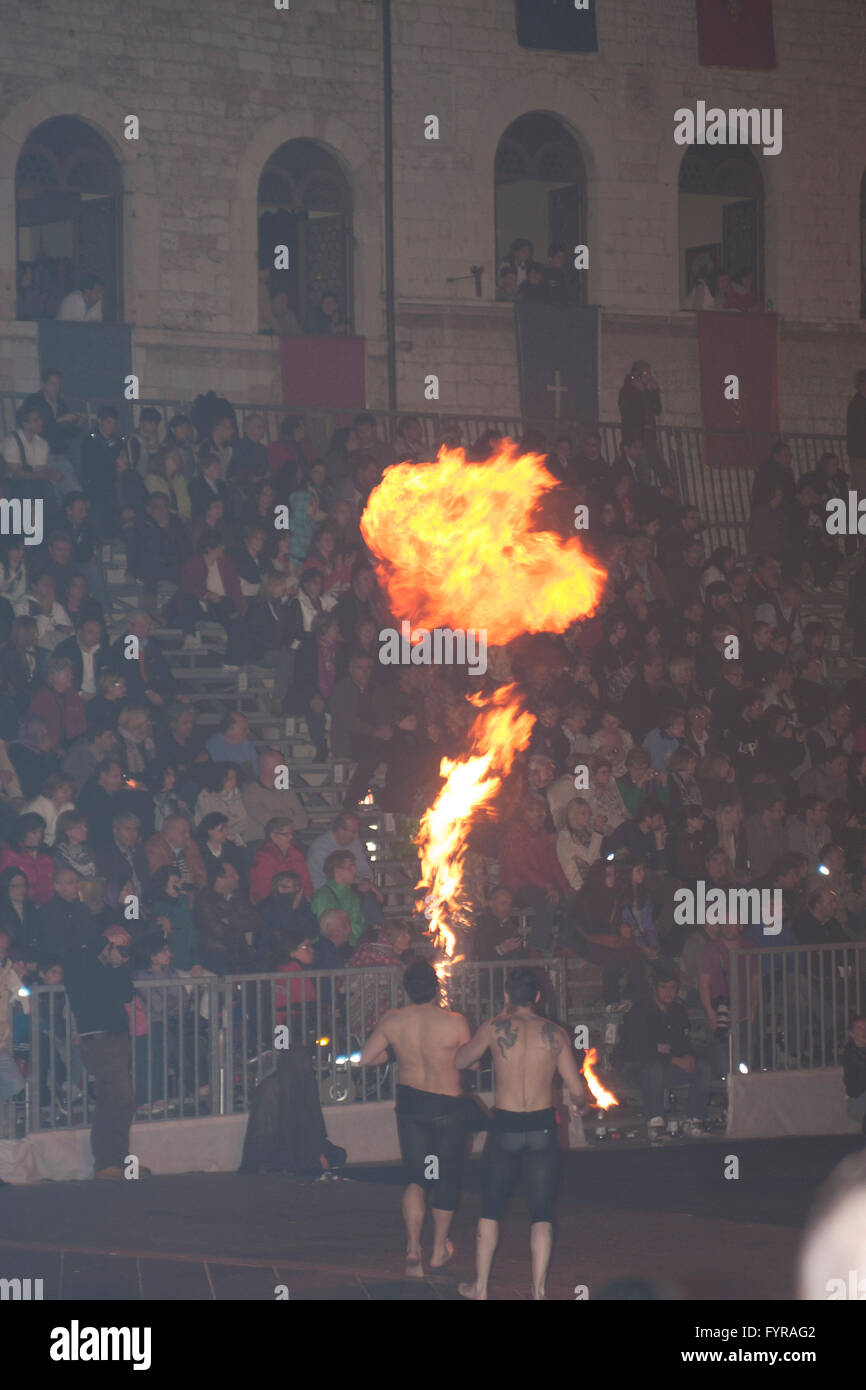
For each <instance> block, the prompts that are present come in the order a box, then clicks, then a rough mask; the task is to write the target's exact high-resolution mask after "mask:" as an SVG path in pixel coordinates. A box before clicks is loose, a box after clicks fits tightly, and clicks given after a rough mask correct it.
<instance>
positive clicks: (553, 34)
mask: <svg viewBox="0 0 866 1390" xmlns="http://www.w3.org/2000/svg"><path fill="white" fill-rule="evenodd" d="M517 42H518V43H519V44H520V46H521V48H548V49H551V48H552V49H558V50H559V51H560V52H565V53H597V52H598V35H597V33H596V28H595V0H581V3H578V0H517Z"/></svg>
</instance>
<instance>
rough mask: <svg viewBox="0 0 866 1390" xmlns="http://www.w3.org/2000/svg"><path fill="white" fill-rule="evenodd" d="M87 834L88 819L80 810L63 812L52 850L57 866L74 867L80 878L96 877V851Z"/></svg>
mask: <svg viewBox="0 0 866 1390" xmlns="http://www.w3.org/2000/svg"><path fill="white" fill-rule="evenodd" d="M87 835H88V831H87V821H86V820H85V818H84V816H83V815H81V813H80V812H79V811H76V810H71V811H63V812H61V814H60V815H59V816H58V817H57V825H56V828H55V834H54V848H53V850H52V851H51V858H52V859H53V860H54V863H55V866H57V867H59V868H70V869H74V870H75V872H76V873H77V874H78V876H79V878H87V879H94V878H96V877H97V862H96V852H95V850H93V849H92V848H91V846H90V845H89V844H88V839H87Z"/></svg>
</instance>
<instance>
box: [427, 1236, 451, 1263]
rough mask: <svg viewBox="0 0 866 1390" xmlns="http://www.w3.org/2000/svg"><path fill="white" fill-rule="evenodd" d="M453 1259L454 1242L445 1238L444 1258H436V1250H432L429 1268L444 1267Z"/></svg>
mask: <svg viewBox="0 0 866 1390" xmlns="http://www.w3.org/2000/svg"><path fill="white" fill-rule="evenodd" d="M453 1259H454V1243H453V1241H450V1240H446V1242H445V1255H444V1258H443V1259H441V1260H437V1258H436V1252H435V1251H434V1252H433V1255H432V1257H431V1260H430V1268H431V1269H444V1268H445V1266H446V1265H447V1264H450V1263H451V1261H452V1260H453Z"/></svg>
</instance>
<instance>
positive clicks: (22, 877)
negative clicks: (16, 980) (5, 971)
mask: <svg viewBox="0 0 866 1390" xmlns="http://www.w3.org/2000/svg"><path fill="white" fill-rule="evenodd" d="M37 911H38V909H37V907H36V904H35V903H34V901H33V898H32V896H31V893H30V880H29V879H28V877H27V875H26V874H25V873H24V871H23V870H22V869H17V868H15V866H14V865H9V867H8V868H6V869H2V870H0V931H2V932H3V933H4V934H5V935H6V937H7V938H8V940H9V942H10V944H11V946H12V949H13V951H14V952H15V954H16V957H23V956H24V955H25V954H28V955H29V954H30V953H32V954H33V955H35V954H36V914H37Z"/></svg>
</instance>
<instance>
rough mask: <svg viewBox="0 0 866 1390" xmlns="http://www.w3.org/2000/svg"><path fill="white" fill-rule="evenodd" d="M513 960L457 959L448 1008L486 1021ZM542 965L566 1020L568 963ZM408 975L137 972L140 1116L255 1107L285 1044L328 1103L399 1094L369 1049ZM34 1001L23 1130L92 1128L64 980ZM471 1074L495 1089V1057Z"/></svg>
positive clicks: (388, 1070) (549, 1000)
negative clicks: (154, 976) (160, 975)
mask: <svg viewBox="0 0 866 1390" xmlns="http://www.w3.org/2000/svg"><path fill="white" fill-rule="evenodd" d="M511 968H513V967H511V966H508V965H504V964H502V963H501V962H495V963H494V962H491V963H488V964H486V963H483V962H472V963H466V962H461V963H459V964H456V965H454V966H452V967H450V968H449V973H448V977H447V981H446V985H445V994H446V996H447V1000H448V1004H449V1007H451V1008H453V1009H455V1010H457V1011H458V1012H460V1013H463V1014H465V1015H466V1017H467V1018H468V1020H469V1023H470V1025H471V1026H472V1027H473V1028H476V1027H477V1026H478V1025H479V1024H480V1023H482V1022H483V1021H484V1020H485V1019H487V1018H490V1017H491V1016H492V1015H493V1014H495V1013H497V1012H498V1011H499V1010H500V1009H501V1008H502V1007H503V1004H504V998H505V983H506V979H507V975H508V972H509V970H510V969H511ZM535 968H536V969H537V971H538V976H539V986H540V989H541V993H542V1000H541V1005H540V1007H541V1009H542V1011H543V1012H544V1013H545V1014H546V1015H547V1016H548V1017H550V1018H554V1019H557V1020H559V1021H561V1022H564V1021H565V1017H566V992H565V991H566V980H565V966H564V961H562V960H556V961H545V962H544V963H543V964H542V963H539V964H538V965H537V966H536V967H535ZM402 975H403V971H402V968H398V967H394V968H391V967H370V968H355V969H345V970H338V971H322V970H317V971H303V972H298V971H289V972H280V971H278V972H272V973H267V974H265V973H261V974H245V975H229V976H224V977H223V976H215V975H203V976H191V975H188V974H185V975H183V976H177V977H175V976H173V977H171V979H168V980H137V981H136V982H135V1000H134V1007H130V1010H129V1012H130V1039H131V1051H132V1077H133V1085H134V1087H135V1093H136V1101H137V1103H138V1107H139V1108H138V1111H137V1114H136V1119H137V1120H138V1121H142V1120H144V1121H153V1122H156V1121H165V1120H174V1119H193V1118H198V1117H202V1116H213V1115H236V1114H240V1113H246V1112H247V1111H248V1110H249V1108H250V1104H251V1101H252V1096H253V1093H254V1091H255V1089H256V1086H257V1085H258V1084H259V1083H260V1082H261V1081H263V1080H264V1079H265V1078H266V1077H267V1076H269V1075H270V1074H271V1073H272V1072H273V1071H274V1069H275V1067H276V1062H277V1054H278V1052H279V1051H280V1050H281V1049H285V1048H289V1047H292V1046H298V1045H300V1046H302V1047H305V1048H307V1049H308V1052H309V1056H310V1058H311V1061H312V1065H313V1070H314V1074H315V1078H316V1084H317V1087H318V1091H319V1096H320V1099H321V1102H322V1104H323V1105H324V1106H329V1105H331V1106H333V1105H357V1104H363V1103H364V1102H368V1101H378V1100H390V1099H393V1096H394V1085H395V1072H396V1068H395V1066H394V1063H393V1062H392V1061H388V1062H386V1063H384V1064H382V1065H380V1066H375V1067H362V1066H361V1065H360V1056H361V1048H362V1046H363V1043H364V1040H365V1038H366V1037H368V1036H369V1034H370V1033H371V1032H372V1031H373V1028H374V1027H375V1024H376V1022H377V1020H378V1019H379V1018H380V1017H381V1016H382V1014H383V1013H385V1012H386V1011H387V1010H388V1009H390V1008H395V1007H398V1006H399V1005H401V1004H403V1003H405V1002H407V1001H406V1000H405V999H404V997H403V992H402ZM29 1004H30V1043H29V1077H28V1081H27V1088H26V1092H25V1098H24V1129H25V1132H26V1133H34V1132H36V1131H38V1130H46V1129H47V1130H62V1129H77V1128H86V1127H88V1126H89V1125H90V1122H91V1115H92V1109H93V1096H92V1093H91V1090H90V1087H89V1085H88V1079H87V1077H86V1075H85V1073H84V1069H83V1066H82V1063H81V1059H80V1057H79V1056H78V1052H77V1048H76V1044H75V1034H76V1029H75V1021H74V1018H73V1016H72V1013H71V1010H70V1008H69V1005H68V1001H67V998H66V993H65V991H64V989H63V986H62V985H36V986H34V987H33V988H32V990H31V993H30V999H29ZM470 1076H471V1083H470V1084H471V1086H472V1088H473V1089H477V1090H486V1089H489V1085H490V1070H489V1067H486V1068H485V1067H482V1068H481V1069H480V1070H479V1071H477V1072H474V1073H471V1074H470Z"/></svg>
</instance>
